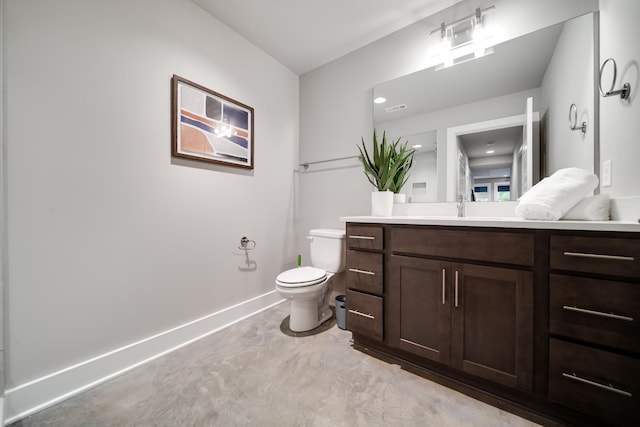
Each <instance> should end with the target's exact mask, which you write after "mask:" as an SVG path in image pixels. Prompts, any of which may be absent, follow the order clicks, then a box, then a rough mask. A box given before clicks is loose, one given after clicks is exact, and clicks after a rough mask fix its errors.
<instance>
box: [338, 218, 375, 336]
mask: <svg viewBox="0 0 640 427" xmlns="http://www.w3.org/2000/svg"><path fill="white" fill-rule="evenodd" d="M383 239H384V236H383V227H382V226H375V225H373V226H368V225H355V224H347V301H346V309H347V316H346V318H347V329H348V330H350V331H351V332H353V333H355V334H360V335H363V336H366V337H368V338H371V339H374V340H377V341H382V339H383V307H384V306H383V290H384V255H383V253H382V250H383V249H384V240H383Z"/></svg>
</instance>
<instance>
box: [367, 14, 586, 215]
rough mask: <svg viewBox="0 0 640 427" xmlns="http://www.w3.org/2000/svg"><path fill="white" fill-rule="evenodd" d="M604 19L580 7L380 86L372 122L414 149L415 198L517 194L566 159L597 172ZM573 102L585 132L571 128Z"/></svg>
mask: <svg viewBox="0 0 640 427" xmlns="http://www.w3.org/2000/svg"><path fill="white" fill-rule="evenodd" d="M597 20H598V15H597V14H587V15H584V16H580V17H577V18H574V19H572V20H569V21H566V22H563V23H560V24H557V25H554V26H551V27H548V28H544V29H542V30H539V31H536V32H533V33H530V34H526V35H524V36H521V37H518V38H515V39H512V40H508V41H506V42H504V43H501V44H498V45H496V46H494V47H493V53H491V54H489V55H485V56H483V57H480V58H476V59H473V60H470V61H466V62H463V63H460V64H457V65H454V66H451V67H447V68H442V67H440V69H437V68H436V67H433V68H427V69H424V70H421V71H418V72H415V73H413V74H409V75H406V76H403V77H400V78H398V79H395V80H391V81H389V82H385V83H382V84H379V85H377V86H376V87H374V88H373V96H374V99H375V98H378V97H384V98H386V102H385V103H383V104H374V111H373V122H374V127H375V128H376V129H377V130H378V132H382V131H385V132H386V134H387V137H388V138H389V137H391V138H393V139H396V138H398V137H399V138H401V139H402V140H403V141H408V144H409V146H415V147H416V150H417V151H416V155H415V157H414V166H413V168H412V173H411V178H410V180H409V181H408V182H407V184H406V185H405V187H404V188H403V190H402V192H403V193H405V194H406V195H407V196H408V200H410V201H411V202H412V203H420V202H452V201H455V200H456V197H457V195H458V194H460V193H463V194H464V196H465V198H466V199H467V200H476V201H500V200H516V199H517V197H518V196H519V195H521V194H522V193H523V192H524V191H526V190H527V189H528V188H530V186H531V185H533V184H535V183H536V182H537V181H538V180H539V179H540V178H541V177H544V176H547V175H549V174H551V173H553V172H555V171H556V170H558V169H560V168H563V167H569V166H576V167H582V168H584V169H588V170H591V171H593V172H596V173H597V165H596V163H595V162H596V160H597V156H595V153H596V150H597V148H598V140H597V132H596V131H595V130H597V125H595V124H596V123H597V119H598V118H597V111H598V110H597V108H596V105H595V103H597V102H598V99H597V96H596V84H597V83H595V79H594V76H595V75H596V73H595V72H594V70H595V69H596V67H597V60H596V51H595V49H596V47H597V45H598V44H597V40H596V37H597V25H598V21H597ZM572 104H575V105H576V107H575V109H576V114H577V118H578V120H579V123H582V122H586V123H587V131H586V132H584V133H583V132H581V131H574V130H571V129H570V127H569V124H568V121H569V120H568V115H569V111H570V108H571V105H572ZM527 108H528V110H527ZM528 137H530V138H531V140H530V141H527V138H528Z"/></svg>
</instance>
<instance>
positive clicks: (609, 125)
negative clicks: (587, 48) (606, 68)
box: [600, 0, 640, 219]
mask: <svg viewBox="0 0 640 427" xmlns="http://www.w3.org/2000/svg"><path fill="white" fill-rule="evenodd" d="M639 17H640V2H638V1H636V0H600V64H602V63H603V62H604V60H606V59H607V58H614V59H615V60H616V62H617V64H618V83H617V86H616V89H617V88H619V87H621V86H622V83H624V82H629V83H630V84H631V99H630V100H629V101H623V100H622V99H620V97H609V98H602V97H600V161H601V162H603V161H605V160H611V161H612V165H613V168H612V172H613V173H612V177H611V187H609V188H607V187H604V188H603V187H601V191H602V192H603V193H608V194H610V195H611V196H612V197H628V196H638V195H640V167H638V161H639V160H640V143H639V142H638V140H639V138H640V137H639V135H640V120H639V118H640V96H639V94H638V91H639V89H640V43H638V40H640V26H638V22H637V21H638V18H639ZM603 86H608V83H607V82H604V81H603ZM600 170H601V171H602V163H600ZM634 218H635V219H637V218H638V213H637V212H636V214H635V217H634Z"/></svg>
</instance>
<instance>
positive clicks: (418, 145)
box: [411, 144, 422, 149]
mask: <svg viewBox="0 0 640 427" xmlns="http://www.w3.org/2000/svg"><path fill="white" fill-rule="evenodd" d="M411 148H416V149H418V148H422V144H416V145H414V146H413V147H411Z"/></svg>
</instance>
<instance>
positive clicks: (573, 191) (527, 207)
mask: <svg viewBox="0 0 640 427" xmlns="http://www.w3.org/2000/svg"><path fill="white" fill-rule="evenodd" d="M597 186H598V177H597V176H595V175H594V174H592V173H591V172H589V171H587V170H584V169H580V168H566V169H560V170H558V171H557V172H555V173H554V174H553V175H551V176H549V177H547V178H544V179H543V180H542V181H540V182H539V183H537V184H536V185H534V186H533V187H531V189H529V191H527V192H526V193H525V194H523V195H522V197H520V199H518V201H519V203H518V206H516V215H518V216H519V217H521V218H524V219H538V220H547V221H556V220H559V219H560V218H562V217H563V216H564V215H565V214H566V213H567V212H569V210H571V208H572V207H574V206H575V205H576V204H577V203H578V202H579V201H580V200H582V199H583V198H584V197H586V196H588V195H589V194H590V193H591V192H592V191H593V189H594V188H596V187H597Z"/></svg>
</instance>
